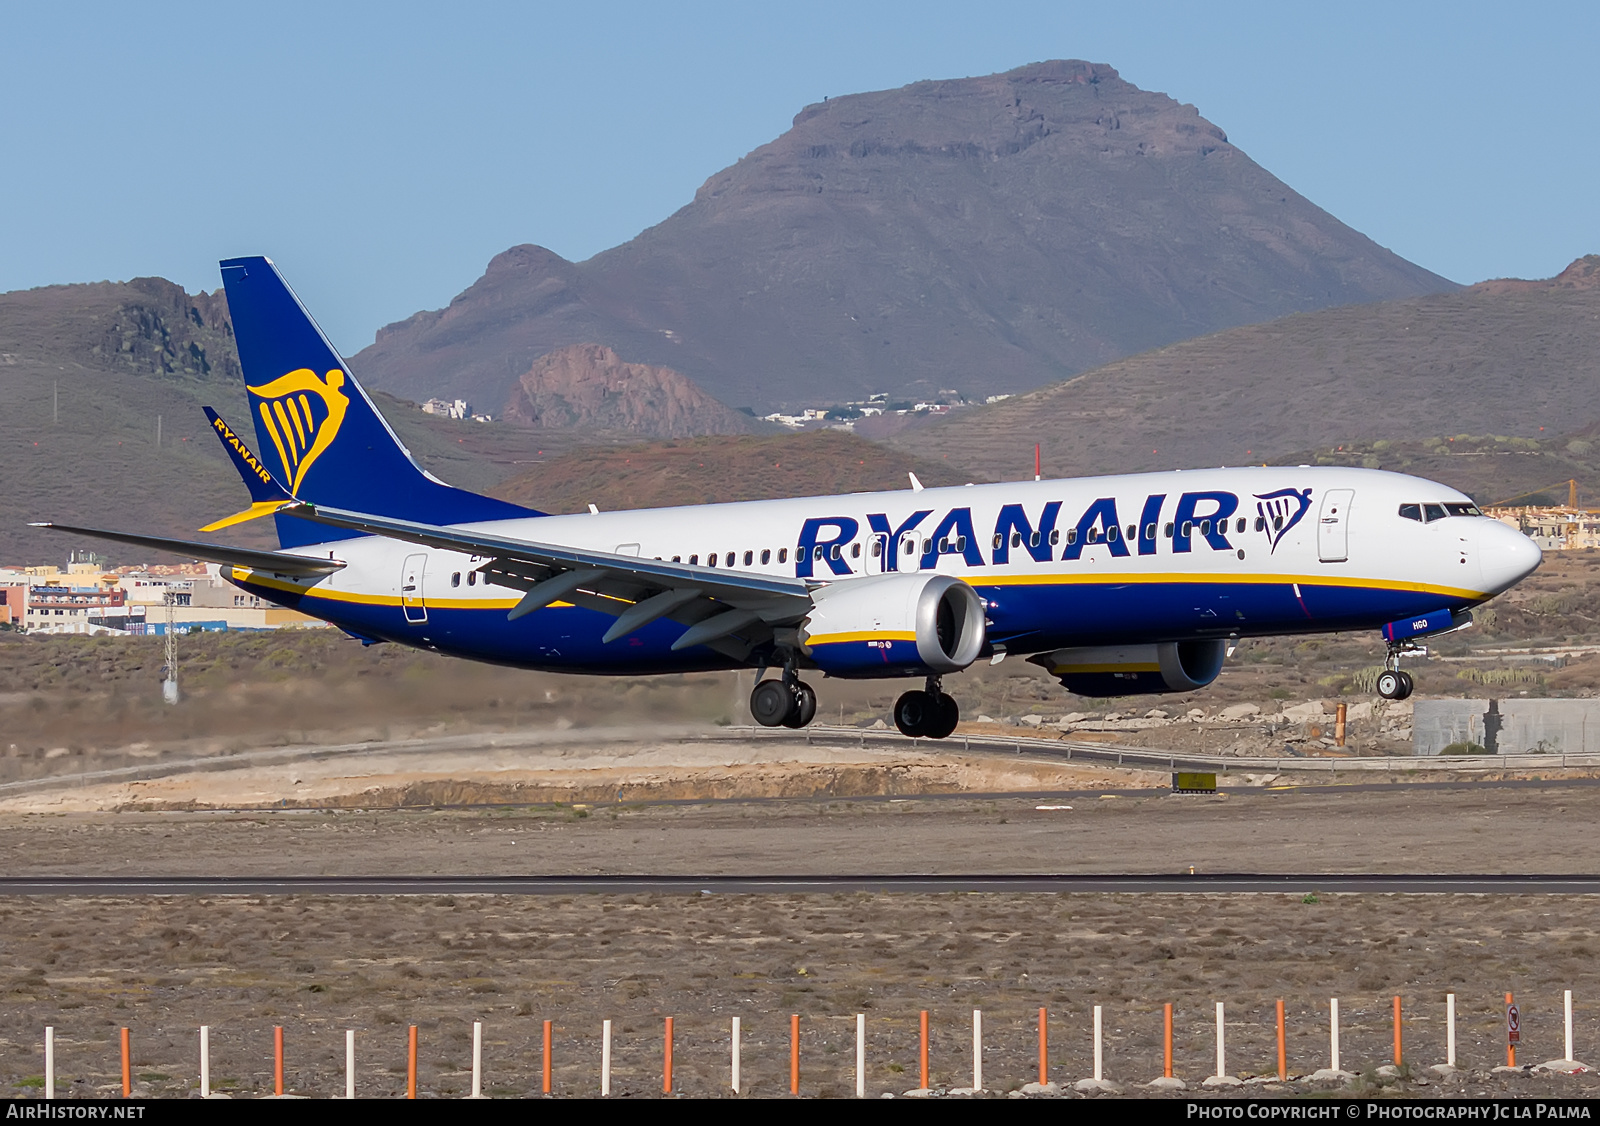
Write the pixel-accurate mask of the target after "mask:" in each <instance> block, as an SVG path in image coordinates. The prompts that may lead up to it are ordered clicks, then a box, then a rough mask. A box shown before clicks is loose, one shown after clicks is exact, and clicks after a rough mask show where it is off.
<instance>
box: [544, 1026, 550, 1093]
mask: <svg viewBox="0 0 1600 1126" xmlns="http://www.w3.org/2000/svg"><path fill="white" fill-rule="evenodd" d="M550 1033H551V1026H550V1022H549V1021H545V1022H544V1093H545V1094H547V1095H548V1094H549V1093H550Z"/></svg>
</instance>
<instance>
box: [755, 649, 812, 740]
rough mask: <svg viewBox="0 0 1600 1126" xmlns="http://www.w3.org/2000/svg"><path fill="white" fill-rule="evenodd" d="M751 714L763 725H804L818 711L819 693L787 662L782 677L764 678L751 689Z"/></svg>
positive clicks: (796, 726) (797, 726)
mask: <svg viewBox="0 0 1600 1126" xmlns="http://www.w3.org/2000/svg"><path fill="white" fill-rule="evenodd" d="M750 714H751V715H752V716H754V717H755V721H756V722H757V723H759V724H760V725H761V726H762V727H795V728H799V727H804V726H805V725H806V724H808V723H810V722H811V721H812V719H813V718H815V717H816V714H817V694H816V692H815V691H813V690H812V687H811V685H809V684H807V683H806V682H805V681H803V680H801V679H799V677H798V676H796V675H795V669H794V664H793V663H792V662H790V663H789V664H787V665H785V667H784V670H783V678H782V679H781V680H763V681H761V682H759V683H758V684H757V685H756V686H755V688H754V689H752V690H751V692H750Z"/></svg>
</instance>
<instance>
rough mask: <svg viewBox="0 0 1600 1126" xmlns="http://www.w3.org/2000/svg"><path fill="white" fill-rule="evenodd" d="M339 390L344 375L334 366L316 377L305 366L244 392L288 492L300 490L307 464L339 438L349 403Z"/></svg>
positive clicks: (307, 467) (309, 465)
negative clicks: (253, 400)
mask: <svg viewBox="0 0 1600 1126" xmlns="http://www.w3.org/2000/svg"><path fill="white" fill-rule="evenodd" d="M343 386H344V372H343V371H340V370H339V369H338V368H335V369H333V370H332V371H330V372H328V374H327V376H326V377H319V376H318V375H317V373H316V372H314V371H312V370H311V369H310V368H299V369H298V370H296V371H291V372H290V373H289V374H287V375H283V376H279V377H278V378H277V379H274V380H273V381H272V382H271V383H265V384H262V385H261V386H260V387H252V388H250V394H251V395H253V396H255V398H256V400H257V403H256V409H257V411H258V412H259V413H260V415H261V423H262V426H263V428H264V429H265V430H266V433H267V436H268V437H269V438H271V439H272V445H273V447H274V448H275V449H276V450H277V451H278V459H279V461H280V463H281V464H282V466H283V479H284V480H285V481H287V482H288V483H289V491H290V492H291V493H298V492H299V491H300V483H301V482H302V481H304V480H305V477H306V474H307V473H309V472H310V471H311V467H312V465H314V464H316V460H317V458H319V457H321V456H322V454H323V451H325V450H326V449H327V448H328V447H329V446H331V445H333V440H334V438H336V437H338V435H339V426H340V424H341V423H343V422H344V415H345V410H346V409H347V408H348V407H349V405H350V397H349V396H348V395H346V394H345V393H344V391H343V390H341V388H342V387H343Z"/></svg>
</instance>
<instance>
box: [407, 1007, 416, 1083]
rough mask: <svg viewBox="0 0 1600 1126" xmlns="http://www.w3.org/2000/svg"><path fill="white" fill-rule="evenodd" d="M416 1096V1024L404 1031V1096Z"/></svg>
mask: <svg viewBox="0 0 1600 1126" xmlns="http://www.w3.org/2000/svg"><path fill="white" fill-rule="evenodd" d="M416 1097H417V1026H416V1025H414V1024H413V1025H412V1026H411V1029H410V1031H409V1032H407V1033H406V1098H408V1099H414V1098H416Z"/></svg>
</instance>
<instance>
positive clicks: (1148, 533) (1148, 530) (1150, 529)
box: [1144, 524, 1156, 540]
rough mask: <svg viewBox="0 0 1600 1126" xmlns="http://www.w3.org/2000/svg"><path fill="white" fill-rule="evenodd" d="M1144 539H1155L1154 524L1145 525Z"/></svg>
mask: <svg viewBox="0 0 1600 1126" xmlns="http://www.w3.org/2000/svg"><path fill="white" fill-rule="evenodd" d="M1144 538H1145V539H1147V540H1153V539H1155V538H1156V526H1155V525H1154V524H1146V525H1145V526H1144Z"/></svg>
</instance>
